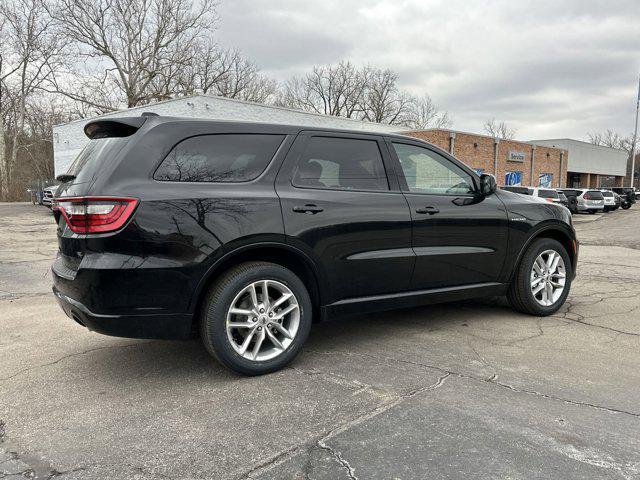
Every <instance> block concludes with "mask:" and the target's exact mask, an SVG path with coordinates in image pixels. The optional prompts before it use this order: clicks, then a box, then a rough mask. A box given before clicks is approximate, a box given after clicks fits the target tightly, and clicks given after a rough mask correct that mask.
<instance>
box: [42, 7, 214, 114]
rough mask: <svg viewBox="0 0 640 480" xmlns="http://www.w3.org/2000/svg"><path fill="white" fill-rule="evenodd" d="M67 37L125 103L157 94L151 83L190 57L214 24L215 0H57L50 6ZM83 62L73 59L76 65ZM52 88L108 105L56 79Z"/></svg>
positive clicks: (103, 106)
mask: <svg viewBox="0 0 640 480" xmlns="http://www.w3.org/2000/svg"><path fill="white" fill-rule="evenodd" d="M50 12H51V15H52V16H53V17H54V18H55V19H56V21H57V22H58V25H59V26H60V28H61V30H62V31H63V32H64V34H65V35H66V37H67V39H68V40H69V41H70V42H71V43H73V44H76V45H77V46H78V49H77V54H78V55H79V56H80V58H83V59H84V60H83V61H81V62H79V63H80V64H84V63H85V62H86V61H87V60H89V61H90V62H91V61H92V62H94V63H97V64H99V69H100V70H101V72H100V76H94V80H95V81H101V82H102V83H103V84H108V85H111V86H112V88H114V89H116V91H117V92H118V93H119V97H120V99H121V100H122V101H124V102H126V105H127V106H128V107H133V106H136V105H142V104H146V103H149V102H152V101H156V100H159V99H163V98H162V97H163V95H166V92H162V91H158V90H157V89H156V88H153V87H154V86H157V85H158V84H163V82H162V80H164V84H165V85H166V84H170V82H169V81H168V80H169V79H167V78H166V77H167V76H168V75H171V74H173V73H175V72H176V71H178V70H179V69H181V68H186V67H188V66H189V65H190V64H191V62H193V61H194V60H195V59H196V57H195V52H196V49H197V47H198V45H199V42H200V41H201V40H202V38H203V37H204V36H206V35H207V34H208V33H210V32H211V30H212V29H213V27H214V25H215V20H216V17H215V1H214V0H199V1H198V2H192V1H190V0H58V1H57V2H56V3H55V4H52V5H51V6H50ZM82 66H83V65H75V67H76V68H81V67H82ZM53 90H54V91H57V92H60V93H62V94H64V95H66V96H67V97H69V98H71V99H74V100H79V101H82V102H85V103H87V104H89V105H92V106H94V107H95V108H96V109H101V110H108V109H109V108H110V105H109V104H104V103H103V102H97V101H95V100H93V99H92V98H91V96H89V95H86V94H85V93H84V92H77V91H75V89H74V88H68V87H67V86H66V85H62V84H61V82H59V81H58V82H56V83H55V84H54V85H53Z"/></svg>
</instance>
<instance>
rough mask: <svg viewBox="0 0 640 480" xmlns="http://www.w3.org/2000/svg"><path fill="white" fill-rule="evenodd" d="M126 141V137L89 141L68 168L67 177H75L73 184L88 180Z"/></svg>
mask: <svg viewBox="0 0 640 480" xmlns="http://www.w3.org/2000/svg"><path fill="white" fill-rule="evenodd" d="M128 141H129V138H128V137H109V138H100V139H97V140H91V141H89V143H88V144H87V146H86V147H84V148H83V149H82V151H81V152H80V153H79V154H78V156H77V157H76V159H75V160H74V161H73V163H72V164H71V166H70V167H69V170H68V171H67V175H73V176H74V177H76V178H75V180H74V183H81V182H83V181H87V180H90V179H91V178H92V177H94V176H95V175H96V173H97V172H98V171H99V170H101V169H102V167H104V164H105V163H106V162H107V160H110V159H112V158H113V157H115V156H116V154H117V153H118V152H119V151H120V150H121V149H122V147H124V146H125V145H126V144H127V142H128Z"/></svg>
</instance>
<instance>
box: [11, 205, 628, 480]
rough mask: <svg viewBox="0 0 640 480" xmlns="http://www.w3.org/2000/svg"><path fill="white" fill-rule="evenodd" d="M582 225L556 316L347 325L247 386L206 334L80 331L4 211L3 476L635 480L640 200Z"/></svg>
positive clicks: (446, 313) (493, 313)
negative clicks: (212, 352)
mask: <svg viewBox="0 0 640 480" xmlns="http://www.w3.org/2000/svg"><path fill="white" fill-rule="evenodd" d="M576 229H577V231H578V237H579V239H580V241H581V242H582V245H581V252H580V262H579V267H578V278H577V280H576V281H575V283H574V284H573V286H572V290H571V295H570V296H569V299H568V302H567V304H566V305H565V306H564V307H563V308H562V309H561V310H560V311H559V312H558V313H557V314H556V315H553V316H551V317H544V318H537V317H531V316H526V315H521V314H517V313H514V312H513V311H512V310H510V309H509V307H508V306H507V305H506V303H505V301H504V300H503V299H486V300H482V301H469V302H458V303H456V304H447V305H438V306H432V307H425V308H413V309H407V310H402V311H396V312H385V313H379V314H373V315H363V316H354V317H349V318H345V319H336V320H334V321H331V322H327V323H324V324H321V325H317V326H314V328H313V329H312V332H311V336H310V338H309V341H308V343H307V345H306V348H305V349H304V350H303V352H302V353H301V355H300V356H299V357H298V359H297V360H296V361H294V362H293V363H292V365H291V366H290V368H287V369H285V370H283V371H281V372H278V373H275V374H272V375H268V376H263V377H258V378H244V377H239V376H236V375H234V374H232V373H230V372H229V371H227V370H225V369H224V368H222V367H221V366H220V365H219V364H218V363H217V362H216V361H215V360H213V359H212V358H210V357H209V356H208V355H207V353H206V352H205V350H204V348H203V347H202V346H201V345H200V343H199V342H198V341H188V342H163V341H146V340H129V339H121V338H110V337H105V336H101V335H98V334H95V333H91V332H88V331H86V330H85V329H83V328H82V327H80V326H78V325H76V324H75V323H74V322H72V321H71V320H69V319H68V318H67V317H65V315H64V314H63V313H62V311H61V310H60V309H59V308H58V306H57V304H56V302H55V299H54V298H53V295H52V294H51V293H50V283H51V279H50V273H49V267H50V264H51V262H52V259H53V257H54V256H55V251H56V248H57V246H56V241H55V226H54V225H53V221H52V218H51V216H50V213H49V211H48V210H47V209H46V208H43V207H37V206H31V205H27V204H12V205H9V204H0V358H1V360H2V361H1V362H0V479H18V478H60V479H62V480H72V479H103V478H109V479H139V480H147V479H156V478H159V479H204V478H229V479H261V480H266V479H274V480H275V479H314V480H315V479H327V480H329V479H331V480H334V479H351V480H353V479H356V478H357V479H378V478H379V479H403V480H405V479H424V478H429V479H444V478H447V479H450V478H476V479H484V478H487V479H488V478H491V479H493V478H505V479H506V478H510V479H532V478H533V479H537V478H554V479H555V478H565V479H570V478H580V479H589V478H593V479H596V478H597V479H601V478H613V479H615V478H620V479H635V478H639V479H640V442H638V438H640V402H639V401H638V400H639V399H640V237H639V236H638V232H640V207H638V206H634V207H632V208H631V209H630V210H628V211H617V212H613V213H610V214H607V215H603V216H602V217H601V218H598V219H597V220H595V221H588V222H586V221H585V222H579V223H577V224H576Z"/></svg>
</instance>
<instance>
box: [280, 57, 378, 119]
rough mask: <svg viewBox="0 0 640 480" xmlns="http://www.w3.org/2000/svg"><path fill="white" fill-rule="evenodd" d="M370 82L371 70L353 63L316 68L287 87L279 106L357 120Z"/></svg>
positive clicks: (287, 83) (295, 79)
mask: <svg viewBox="0 0 640 480" xmlns="http://www.w3.org/2000/svg"><path fill="white" fill-rule="evenodd" d="M368 79H369V70H368V69H358V68H356V67H355V66H354V65H353V64H352V63H351V62H340V63H339V64H337V65H323V66H317V67H313V70H312V71H311V73H308V74H307V75H304V76H302V77H293V78H292V79H290V80H288V81H287V82H286V83H285V84H284V91H283V92H282V94H281V96H280V98H279V99H278V102H277V103H278V104H280V105H282V106H286V107H290V108H297V109H300V110H305V111H311V112H315V113H322V114H325V115H332V116H336V117H346V118H357V117H358V115H359V114H362V113H363V106H362V105H363V101H364V97H365V95H366V90H367V83H368Z"/></svg>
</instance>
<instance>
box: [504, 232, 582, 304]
mask: <svg viewBox="0 0 640 480" xmlns="http://www.w3.org/2000/svg"><path fill="white" fill-rule="evenodd" d="M545 250H555V251H556V252H557V253H559V254H560V255H561V256H562V260H563V261H564V264H565V270H566V279H565V286H564V290H563V292H562V294H561V296H560V297H559V298H558V300H557V301H556V302H555V303H554V304H553V305H550V306H544V305H541V304H540V303H538V302H537V301H536V299H535V298H534V296H533V293H532V292H531V283H530V282H531V270H532V268H533V262H534V261H535V260H536V258H537V257H538V255H540V253H542V252H544V251H545ZM572 275H573V274H572V266H571V261H570V260H569V255H568V253H567V250H566V249H565V248H564V247H563V246H562V244H561V243H560V242H558V241H556V240H553V239H551V238H540V239H538V240H534V241H533V243H532V244H531V245H529V247H528V248H527V251H526V252H525V253H524V255H523V256H522V259H521V260H520V264H519V265H518V266H517V268H516V271H515V273H514V275H513V279H512V281H511V285H510V286H509V291H508V292H507V298H508V299H509V303H510V304H511V306H512V307H513V308H514V309H515V310H517V311H519V312H522V313H528V314H530V315H536V316H547V315H552V314H554V313H555V312H557V311H558V309H559V308H560V307H562V305H563V304H564V302H565V300H566V299H567V296H568V295H569V290H570V289H571V278H572Z"/></svg>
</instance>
